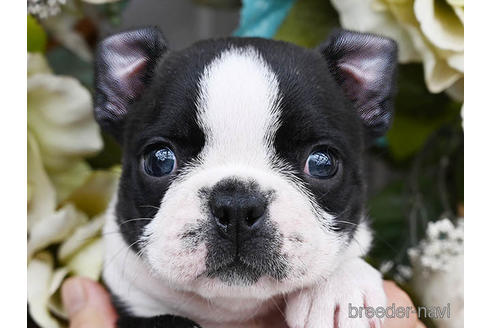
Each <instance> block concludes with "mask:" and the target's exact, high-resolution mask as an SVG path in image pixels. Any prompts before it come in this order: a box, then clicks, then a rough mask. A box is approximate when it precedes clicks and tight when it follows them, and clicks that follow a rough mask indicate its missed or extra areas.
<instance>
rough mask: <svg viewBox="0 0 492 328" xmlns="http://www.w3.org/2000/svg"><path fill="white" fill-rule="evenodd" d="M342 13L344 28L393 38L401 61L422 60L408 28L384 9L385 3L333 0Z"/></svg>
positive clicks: (363, 0)
mask: <svg viewBox="0 0 492 328" xmlns="http://www.w3.org/2000/svg"><path fill="white" fill-rule="evenodd" d="M331 3H332V4H333V7H335V9H336V10H337V11H338V13H339V15H340V22H341V24H342V26H343V27H344V28H347V29H351V30H355V31H360V32H371V33H377V34H380V35H384V36H386V37H389V38H392V39H393V40H395V41H396V42H397V43H398V46H399V49H398V56H399V61H400V62H403V63H407V62H413V61H417V60H420V55H419V53H418V52H417V51H416V50H415V47H414V46H413V44H412V40H411V39H410V37H409V35H408V33H407V32H406V30H405V29H404V28H403V27H402V26H401V25H400V24H399V23H398V21H397V20H396V19H395V17H394V16H393V14H392V13H391V12H390V11H388V10H383V8H384V7H383V5H384V4H383V3H380V2H378V3H377V5H374V6H371V1H367V0H362V1H361V0H331Z"/></svg>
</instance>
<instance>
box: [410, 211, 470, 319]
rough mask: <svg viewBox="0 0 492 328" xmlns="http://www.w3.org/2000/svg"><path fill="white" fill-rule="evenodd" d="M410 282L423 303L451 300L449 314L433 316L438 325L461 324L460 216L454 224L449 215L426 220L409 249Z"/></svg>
mask: <svg viewBox="0 0 492 328" xmlns="http://www.w3.org/2000/svg"><path fill="white" fill-rule="evenodd" d="M408 255H409V257H410V261H411V263H412V272H413V275H412V281H411V282H412V286H413V290H414V291H415V293H416V294H417V295H418V296H419V298H420V300H421V302H422V304H423V305H424V306H426V307H428V308H429V307H435V306H440V307H444V306H446V305H447V304H448V303H449V304H450V318H447V317H445V318H441V319H436V321H435V323H436V325H437V327H439V328H454V327H456V328H457V327H463V305H464V294H463V284H464V282H463V268H464V249H463V219H459V220H458V222H457V224H456V226H455V225H453V224H452V223H451V221H450V220H448V219H442V220H439V221H437V222H431V223H429V224H428V227H427V233H426V237H425V239H424V240H422V241H421V242H420V243H419V245H418V246H417V247H414V248H411V249H410V250H409V251H408Z"/></svg>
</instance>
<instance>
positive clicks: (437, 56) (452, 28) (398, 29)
mask: <svg viewBox="0 0 492 328" xmlns="http://www.w3.org/2000/svg"><path fill="white" fill-rule="evenodd" d="M331 2H332V4H333V6H334V7H335V8H336V9H337V11H338V13H339V14H340V21H341V24H342V26H343V27H345V28H348V29H353V30H357V31H362V32H372V33H377V34H381V35H384V36H387V37H390V38H392V39H394V40H396V41H397V42H398V46H399V60H400V62H403V63H407V62H415V61H422V62H423V64H424V76H425V81H426V84H427V87H428V89H429V90H430V91H431V92H434V93H437V92H441V91H443V90H446V89H450V93H451V95H452V96H453V97H454V98H462V97H463V87H462V84H463V77H464V64H463V62H464V2H463V1H460V0H447V1H443V0H372V1H370V0H331Z"/></svg>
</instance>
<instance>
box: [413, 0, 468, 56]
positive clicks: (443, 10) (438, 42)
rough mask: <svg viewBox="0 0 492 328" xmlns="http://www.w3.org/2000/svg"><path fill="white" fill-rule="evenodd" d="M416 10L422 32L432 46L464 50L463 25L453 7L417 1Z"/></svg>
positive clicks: (421, 0) (435, 0) (427, 0)
mask: <svg viewBox="0 0 492 328" xmlns="http://www.w3.org/2000/svg"><path fill="white" fill-rule="evenodd" d="M414 10H415V16H416V17H417V20H418V21H419V23H420V27H421V29H422V32H423V33H424V35H425V36H426V38H428V39H429V40H430V42H431V43H432V44H434V45H435V46H437V47H439V48H441V49H445V50H452V51H463V50H464V28H463V24H462V23H461V21H460V19H459V17H457V16H456V13H455V12H454V10H453V8H452V7H451V6H449V5H448V4H447V3H445V2H442V1H438V0H433V1H430V0H415V4H414Z"/></svg>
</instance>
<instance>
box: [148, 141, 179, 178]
mask: <svg viewBox="0 0 492 328" xmlns="http://www.w3.org/2000/svg"><path fill="white" fill-rule="evenodd" d="M143 161H144V164H143V165H144V170H145V172H146V173H147V174H148V175H151V176H154V177H162V176H163V175H167V174H170V173H171V172H173V171H174V170H175V169H176V156H175V155H174V153H173V151H172V150H171V149H169V147H162V148H157V149H153V150H151V151H148V152H147V153H145V155H144V157H143Z"/></svg>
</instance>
